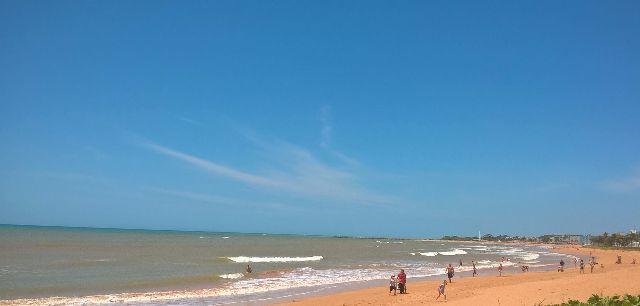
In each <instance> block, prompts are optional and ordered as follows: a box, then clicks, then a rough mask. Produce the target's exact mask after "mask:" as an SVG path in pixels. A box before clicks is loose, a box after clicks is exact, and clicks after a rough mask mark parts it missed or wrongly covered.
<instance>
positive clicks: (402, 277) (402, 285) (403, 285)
mask: <svg viewBox="0 0 640 306" xmlns="http://www.w3.org/2000/svg"><path fill="white" fill-rule="evenodd" d="M398 288H399V289H400V294H405V293H407V275H406V274H405V273H404V270H400V273H398Z"/></svg>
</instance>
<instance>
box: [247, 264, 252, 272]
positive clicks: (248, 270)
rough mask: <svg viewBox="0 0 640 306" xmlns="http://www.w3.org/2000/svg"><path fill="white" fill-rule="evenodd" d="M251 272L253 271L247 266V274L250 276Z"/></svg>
mask: <svg viewBox="0 0 640 306" xmlns="http://www.w3.org/2000/svg"><path fill="white" fill-rule="evenodd" d="M251 272H253V270H251V266H250V265H247V274H251Z"/></svg>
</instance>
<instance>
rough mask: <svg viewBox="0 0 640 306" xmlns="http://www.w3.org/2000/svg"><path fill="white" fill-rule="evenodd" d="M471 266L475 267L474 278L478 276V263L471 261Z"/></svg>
mask: <svg viewBox="0 0 640 306" xmlns="http://www.w3.org/2000/svg"><path fill="white" fill-rule="evenodd" d="M471 265H472V266H473V275H472V276H473V277H476V275H478V270H476V262H475V261H473V260H472V261H471Z"/></svg>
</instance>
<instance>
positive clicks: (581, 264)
mask: <svg viewBox="0 0 640 306" xmlns="http://www.w3.org/2000/svg"><path fill="white" fill-rule="evenodd" d="M580 274H584V260H582V258H580Z"/></svg>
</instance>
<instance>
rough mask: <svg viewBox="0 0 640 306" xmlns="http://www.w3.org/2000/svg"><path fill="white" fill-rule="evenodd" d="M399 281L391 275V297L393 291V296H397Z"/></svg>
mask: <svg viewBox="0 0 640 306" xmlns="http://www.w3.org/2000/svg"><path fill="white" fill-rule="evenodd" d="M397 288H398V281H396V276H395V275H393V274H392V275H391V279H390V280H389V295H391V291H393V295H396V292H397V291H398V289H397Z"/></svg>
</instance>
